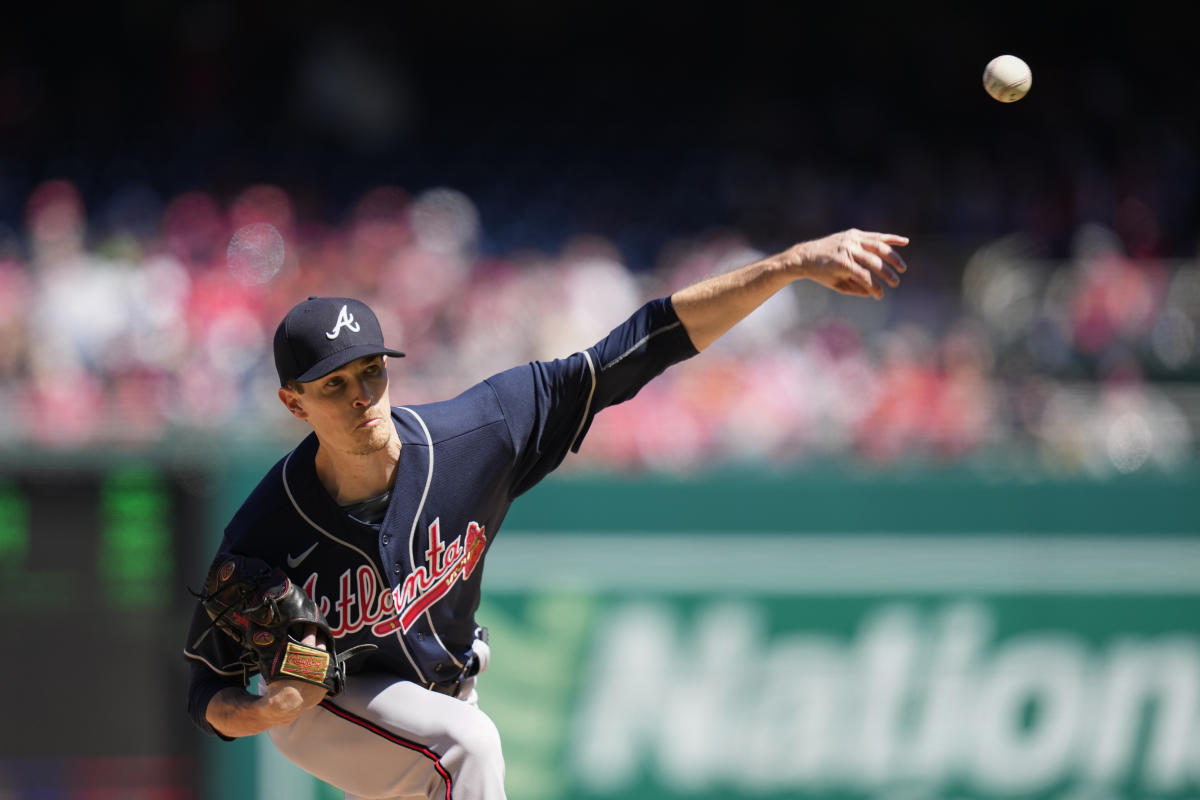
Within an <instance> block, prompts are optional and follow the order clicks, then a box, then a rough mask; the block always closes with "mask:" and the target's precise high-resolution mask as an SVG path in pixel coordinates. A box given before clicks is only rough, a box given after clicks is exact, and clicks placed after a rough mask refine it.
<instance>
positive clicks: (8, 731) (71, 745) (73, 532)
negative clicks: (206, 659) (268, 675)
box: [0, 460, 215, 796]
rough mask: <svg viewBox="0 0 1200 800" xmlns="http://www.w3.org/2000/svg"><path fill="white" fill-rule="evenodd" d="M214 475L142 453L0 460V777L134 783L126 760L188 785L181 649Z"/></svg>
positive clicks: (27, 785) (63, 785) (191, 746)
mask: <svg viewBox="0 0 1200 800" xmlns="http://www.w3.org/2000/svg"><path fill="white" fill-rule="evenodd" d="M212 487H213V484H212V481H211V480H210V478H209V476H208V475H206V474H205V473H203V472H201V471H196V470H194V469H191V468H188V469H172V468H169V467H163V466H161V465H158V464H154V463H147V462H131V463H120V462H117V461H115V460H114V461H109V462H105V463H103V464H101V465H95V466H89V465H86V464H80V465H78V466H62V465H55V466H52V467H45V466H32V467H30V466H22V465H14V464H13V463H12V462H7V463H5V464H3V465H0V604H2V607H3V608H4V609H5V611H6V612H7V614H6V616H7V619H8V625H6V626H5V630H4V632H3V639H4V645H3V652H4V654H5V657H4V658H3V659H0V681H2V684H3V685H4V686H5V687H6V692H5V694H6V700H5V714H4V716H5V718H6V721H7V722H8V724H6V725H3V726H0V786H3V785H4V784H7V785H8V786H9V787H12V786H14V785H17V786H20V787H22V788H23V789H31V788H38V787H41V788H45V789H47V790H52V789H55V788H60V789H67V790H70V789H74V788H76V787H75V783H78V782H83V783H86V784H89V785H95V784H96V783H97V782H100V783H109V785H110V786H111V787H112V788H114V789H117V790H120V789H131V786H132V785H131V784H130V783H129V781H130V780H132V778H131V777H130V776H129V775H128V774H125V776H124V777H122V776H121V773H122V772H125V773H128V772H129V770H125V769H123V768H122V767H121V765H122V764H127V763H136V764H137V765H138V766H137V768H136V769H135V770H133V771H134V772H136V773H138V774H139V775H140V776H141V777H140V778H138V780H141V781H146V780H151V781H166V782H169V783H172V784H174V785H185V784H192V785H194V781H193V780H191V779H190V778H189V777H188V775H187V773H189V772H191V771H193V770H194V767H193V766H191V764H192V761H193V760H194V754H195V752H196V749H197V748H196V741H197V736H198V735H199V734H198V732H196V731H194V729H193V726H192V725H191V723H190V721H189V720H188V718H187V714H186V708H187V675H188V669H187V665H186V663H185V662H184V659H183V657H182V654H181V651H182V647H183V639H184V637H185V636H186V630H187V620H188V618H189V616H190V611H191V608H192V604H193V602H194V600H193V598H192V596H191V595H190V594H189V592H188V589H187V587H188V586H192V588H198V587H197V586H196V585H195V584H196V582H197V580H198V578H197V577H196V574H197V572H198V571H199V570H200V567H199V564H200V561H201V559H202V558H203V557H204V555H203V554H204V553H206V552H207V551H209V550H210V549H211V547H212V542H213V539H214V536H215V534H214V532H213V524H212V522H211V521H210V517H211V506H212V502H211V495H212V493H213V488H212ZM129 759H135V760H136V762H130V761H128V760H129ZM110 772H111V773H114V774H113V775H110V776H109V777H107V778H105V777H104V775H107V774H108V773H110ZM98 775H99V776H100V777H97V776H98ZM22 776H23V777H22ZM55 780H57V781H59V783H58V784H55V783H54V781H55ZM113 781H115V783H113ZM141 788H142V789H145V790H150V791H153V790H154V787H151V786H144V785H143V786H142V787H141ZM22 796H23V795H22ZM172 796H176V795H172ZM179 796H190V795H188V794H187V793H185V794H184V795H179Z"/></svg>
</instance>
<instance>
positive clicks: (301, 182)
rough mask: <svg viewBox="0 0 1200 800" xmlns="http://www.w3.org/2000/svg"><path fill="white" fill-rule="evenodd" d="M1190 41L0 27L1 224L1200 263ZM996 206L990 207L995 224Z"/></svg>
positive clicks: (786, 30)
mask: <svg viewBox="0 0 1200 800" xmlns="http://www.w3.org/2000/svg"><path fill="white" fill-rule="evenodd" d="M1182 14H1183V12H1182V10H1179V11H1176V12H1173V13H1164V12H1163V11H1161V10H1157V9H1156V8H1155V6H1154V5H1147V4H1141V3H1139V4H1120V5H1119V6H1114V7H1106V6H1103V5H1101V6H1094V5H1088V6H1084V5H1079V6H1071V7H1068V6H1059V5H1057V4H1053V3H1044V4H1040V5H1028V6H1008V5H1006V6H1003V7H1000V6H983V5H982V4H962V5H961V7H960V6H946V7H942V6H934V5H906V4H886V5H873V4H859V3H821V4H809V3H739V4H717V5H702V4H684V3H676V2H666V3H645V4H633V3H605V4H595V5H587V4H582V5H581V4H559V3H534V2H516V3H507V4H484V3H392V4H379V5H371V6H362V7H358V6H353V5H351V6H347V7H343V6H341V5H337V4H316V3H282V2H265V3H233V2H219V1H215V2H209V3H199V4H183V5H179V6H171V7H170V8H167V7H164V6H163V4H159V3H152V2H145V1H140V2H124V3H120V4H116V5H113V4H93V5H89V6H82V7H76V6H75V5H73V4H67V3H61V2H53V1H52V2H46V3H31V4H21V5H19V6H17V7H15V8H12V9H10V10H9V11H8V12H7V13H6V19H5V20H4V25H3V26H0V27H2V29H0V223H3V224H4V225H6V226H7V227H8V228H9V229H11V230H17V229H19V226H20V222H21V215H22V203H23V202H24V199H25V198H26V197H27V196H28V193H29V191H30V190H31V189H32V188H33V187H34V186H36V185H37V184H38V183H39V182H40V181H42V180H44V179H47V178H51V177H68V178H70V179H72V180H73V181H75V182H76V184H77V185H78V186H79V187H80V189H81V190H82V191H83V192H84V196H85V199H86V200H87V203H88V207H89V209H93V208H95V209H104V213H103V214H101V215H99V216H100V217H101V218H100V219H97V220H95V224H96V227H95V228H94V235H103V232H104V226H105V225H107V226H110V227H111V226H117V225H120V224H122V221H123V215H124V217H125V218H127V219H128V220H139V219H145V218H146V216H147V215H145V214H140V213H138V212H139V210H144V209H139V208H138V204H139V203H141V204H153V203H154V202H155V198H161V197H163V196H165V195H169V194H172V193H175V192H179V191H183V190H186V189H193V188H202V189H206V190H209V191H212V192H215V193H217V194H218V195H219V196H220V195H223V194H224V195H227V194H230V193H233V192H235V191H237V190H239V189H241V188H243V187H244V186H245V185H246V184H247V183H248V182H249V181H267V182H274V183H277V184H278V185H281V186H283V187H284V188H285V189H287V190H289V192H290V193H291V194H292V195H293V197H294V198H295V199H296V200H297V203H298V205H299V211H300V213H301V215H302V216H304V217H307V218H308V219H314V220H322V221H325V222H329V223H331V224H336V223H337V222H338V220H339V219H341V217H342V215H343V214H344V213H345V211H346V209H347V207H348V205H349V204H350V203H352V202H353V201H354V200H355V199H357V198H358V197H359V196H360V195H361V192H362V190H363V189H364V187H367V186H371V185H376V184H379V183H384V182H386V183H394V184H397V185H400V186H402V187H404V188H405V189H407V190H409V191H414V192H415V191H419V190H420V189H422V188H425V187H428V186H434V185H450V186H453V187H454V188H457V189H460V190H462V191H465V192H466V193H467V194H468V195H469V196H471V197H472V199H473V200H474V201H475V202H476V203H477V204H478V205H479V207H480V211H481V214H482V217H483V226H484V229H485V232H486V237H487V239H486V241H485V242H484V245H485V247H489V248H492V249H494V250H497V251H511V250H512V249H514V248H517V247H525V246H537V247H542V248H546V249H553V248H554V247H556V246H558V245H559V244H561V243H562V242H563V241H564V240H565V239H566V238H567V237H568V236H569V235H571V234H573V233H579V232H585V233H600V234H603V235H606V236H609V237H611V238H613V239H614V240H615V241H616V242H617V243H618V244H619V245H620V246H621V248H622V249H623V251H624V253H625V255H626V258H627V259H628V260H629V262H630V266H631V268H634V269H640V268H646V267H649V266H651V263H652V261H653V259H654V257H655V254H656V252H657V248H658V247H660V246H661V245H662V243H663V242H664V241H665V240H666V239H667V238H668V237H669V236H670V235H672V234H673V233H676V232H680V231H682V232H684V233H689V234H690V233H692V232H694V231H696V230H703V229H706V228H709V227H712V226H725V225H728V226H736V227H737V228H738V229H739V230H742V231H744V232H745V233H746V234H748V235H749V236H751V237H752V238H753V239H755V240H756V243H757V244H759V246H761V247H764V248H770V247H773V246H776V245H780V244H785V243H788V242H790V241H794V240H795V239H797V238H800V237H805V236H813V235H817V234H820V233H824V232H827V229H835V228H840V227H845V226H848V225H857V226H860V227H884V228H886V229H888V230H897V231H902V232H905V233H909V234H912V235H913V236H919V235H922V234H931V235H940V236H949V237H959V238H969V239H974V238H981V237H985V236H989V235H992V234H995V233H998V232H1008V231H1010V230H1014V229H1017V230H1023V231H1026V232H1027V233H1029V235H1030V237H1031V240H1032V241H1033V242H1034V243H1035V244H1036V247H1037V248H1038V250H1039V254H1041V255H1045V256H1047V257H1061V256H1064V255H1067V254H1068V253H1069V250H1070V236H1071V233H1072V231H1073V230H1074V228H1075V226H1076V223H1077V222H1078V221H1079V220H1081V219H1084V218H1099V219H1103V220H1104V221H1106V222H1108V223H1110V224H1111V226H1112V227H1113V228H1114V229H1115V230H1117V231H1118V233H1120V234H1121V236H1122V237H1123V238H1125V239H1126V240H1127V246H1129V248H1130V249H1131V250H1135V251H1136V250H1138V249H1139V248H1141V249H1143V250H1146V251H1148V252H1147V253H1146V254H1147V255H1168V256H1191V255H1194V254H1195V252H1196V246H1197V219H1198V218H1200V206H1198V200H1197V191H1196V188H1195V187H1196V185H1197V183H1198V182H1197V180H1196V176H1197V157H1196V156H1197V154H1196V144H1197V141H1200V131H1198V129H1197V123H1196V110H1195V106H1196V99H1197V91H1196V84H1195V77H1194V76H1195V68H1196V66H1197V62H1198V60H1200V59H1197V56H1196V55H1195V54H1196V51H1197V48H1196V46H1195V43H1194V34H1193V29H1192V26H1191V25H1189V24H1186V23H1185V22H1184V21H1183V18H1182ZM1001 53H1013V54H1016V55H1019V56H1021V57H1023V58H1024V59H1025V60H1026V61H1027V62H1028V63H1029V64H1030V65H1031V66H1032V68H1033V73H1034V82H1033V89H1032V91H1031V93H1030V94H1029V96H1028V97H1027V98H1025V99H1024V100H1022V101H1021V102H1019V103H1016V104H1012V105H1003V104H1000V103H997V102H995V101H993V100H992V99H990V98H989V97H988V96H987V95H986V94H985V93H984V91H983V89H982V88H981V85H980V77H981V74H982V71H983V67H984V65H985V64H986V63H987V61H988V60H989V59H991V58H992V57H993V56H995V55H999V54H1001ZM814 175H819V176H821V178H822V181H821V182H817V181H814V180H812V178H813V177H814ZM1089 175H1092V176H1094V177H1095V179H1096V182H1097V184H1098V185H1099V188H1095V187H1089V186H1088V185H1087V181H1088V177H1087V176H1089ZM1081 182H1082V184H1083V185H1081ZM805 187H808V189H807V190H806V188H805ZM972 187H976V188H975V191H978V190H979V188H980V187H987V189H988V192H989V195H988V196H987V197H984V198H981V199H979V202H977V203H974V204H973V203H972V202H971V197H970V191H971V189H972ZM964 189H966V190H967V196H965V197H964ZM813 192H815V193H816V194H817V196H816V197H815V198H814V197H810V196H808V195H809V193H813ZM1129 196H1137V197H1139V198H1141V199H1142V200H1143V201H1144V202H1145V203H1147V204H1149V205H1150V206H1151V207H1152V209H1153V211H1154V214H1155V216H1156V218H1157V221H1158V228H1157V230H1156V231H1155V232H1154V234H1153V235H1152V236H1151V235H1148V234H1147V233H1146V232H1145V231H1144V230H1140V229H1139V224H1140V223H1139V220H1138V219H1137V218H1136V216H1137V215H1136V214H1134V215H1130V214H1126V215H1125V217H1133V218H1123V217H1122V214H1121V201H1122V199H1123V198H1126V197H1129ZM114 198H117V199H119V200H120V202H114ZM128 224H134V223H132V222H130V223H128ZM1141 227H1143V228H1144V227H1145V226H1144V224H1141ZM1151 240H1152V241H1151ZM1135 254H1136V253H1135Z"/></svg>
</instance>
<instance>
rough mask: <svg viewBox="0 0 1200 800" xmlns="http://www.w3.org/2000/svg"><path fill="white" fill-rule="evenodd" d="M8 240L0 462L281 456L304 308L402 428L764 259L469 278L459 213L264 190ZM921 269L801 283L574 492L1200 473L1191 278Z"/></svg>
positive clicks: (525, 263)
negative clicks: (346, 342) (787, 473)
mask: <svg viewBox="0 0 1200 800" xmlns="http://www.w3.org/2000/svg"><path fill="white" fill-rule="evenodd" d="M103 215H107V216H108V217H112V216H113V215H116V216H117V217H119V218H120V219H123V220H125V221H126V224H122V225H111V224H108V225H103V226H100V225H98V224H97V222H96V221H97V219H98V218H99V217H101V216H103ZM24 220H25V221H24V229H23V230H22V231H20V232H10V234H9V235H7V236H0V405H2V406H3V408H4V409H5V410H6V413H5V414H3V415H2V416H0V447H3V448H5V449H9V450H17V449H21V448H28V447H31V446H32V447H40V448H52V449H76V448H89V447H92V448H128V449H138V448H145V447H162V446H174V447H182V448H186V447H191V446H197V447H199V446H202V445H207V446H214V445H215V446H220V445H221V444H222V443H237V444H241V445H244V444H247V443H250V444H262V445H264V446H272V447H275V446H285V445H288V444H290V443H292V442H294V441H295V440H296V439H297V437H298V436H299V435H302V434H303V433H304V432H305V430H306V429H305V428H304V427H303V425H302V423H299V422H297V421H296V420H294V419H292V418H291V417H290V416H289V415H288V414H287V413H286V412H285V411H284V410H283V409H282V407H281V406H280V404H279V401H278V399H277V398H276V396H275V391H276V389H277V383H276V380H275V377H274V375H275V373H274V370H273V367H272V362H271V348H270V343H271V338H272V335H273V333H274V330H275V326H276V324H277V323H278V320H279V319H281V318H282V316H283V314H284V313H285V312H286V311H287V309H288V308H290V307H291V306H292V305H293V304H294V303H296V302H298V301H300V300H302V299H304V298H305V297H307V296H309V295H338V296H355V297H360V298H362V299H364V300H365V301H367V302H368V303H369V304H370V305H371V306H372V307H373V308H374V309H375V310H376V311H377V313H378V314H379V316H380V320H381V323H382V325H383V328H384V332H385V336H386V338H387V340H388V341H389V342H390V343H394V344H393V346H397V347H399V348H400V349H402V350H404V351H405V352H406V353H407V357H406V358H405V359H402V360H394V361H393V362H392V363H391V364H390V367H389V372H390V375H391V379H392V400H393V403H394V404H397V405H400V404H414V403H421V402H426V401H431V400H436V399H441V398H444V397H449V396H451V395H453V394H455V393H457V392H459V391H461V390H463V389H465V388H466V387H467V386H469V385H471V384H472V383H474V382H476V381H478V380H480V379H482V378H484V377H486V376H488V375H490V374H492V373H494V372H497V371H499V370H501V369H505V368H507V367H509V366H513V365H515V364H518V363H521V362H524V361H527V360H531V359H546V358H555V357H559V356H565V355H568V354H570V353H571V352H574V351H576V350H578V349H581V348H583V347H586V346H588V345H590V344H591V343H593V342H594V341H595V340H597V339H598V338H600V337H601V336H603V335H604V334H605V333H607V332H608V331H609V330H610V329H611V328H612V327H613V326H614V325H616V324H617V323H619V322H620V321H621V320H622V319H624V317H625V316H626V315H627V314H628V313H629V312H630V311H631V310H632V309H633V308H635V307H636V306H637V305H638V304H640V303H641V302H643V301H644V300H647V299H650V298H652V297H655V296H659V295H662V294H666V293H669V292H671V291H673V290H674V289H676V288H679V287H681V286H683V285H686V284H687V283H689V282H691V281H694V280H697V279H699V278H702V277H705V276H707V275H710V274H713V273H716V272H718V271H721V270H724V269H726V268H729V267H733V266H737V265H738V264H740V263H746V262H748V261H751V260H753V259H755V258H757V257H759V256H760V255H762V254H761V253H760V252H757V251H756V250H755V249H754V247H753V246H752V244H751V242H749V241H748V237H747V236H746V235H745V234H744V233H740V232H738V231H737V230H720V231H705V232H701V233H696V234H695V235H693V236H691V237H679V238H676V239H673V240H671V241H670V242H669V243H668V244H667V245H665V246H664V247H662V248H661V249H660V251H659V252H658V253H657V255H656V258H655V260H654V263H653V265H652V267H651V268H643V269H636V270H635V269H631V268H630V267H629V266H628V265H627V264H625V263H624V262H623V258H622V254H621V253H622V251H621V249H620V248H619V247H617V246H616V244H614V243H613V242H612V241H609V240H606V239H604V238H602V237H598V236H580V237H577V238H574V239H571V240H570V241H568V242H567V243H566V244H565V245H564V246H563V247H561V248H559V249H558V250H556V251H555V252H548V251H546V250H544V249H514V250H512V251H509V252H503V253H500V254H495V253H488V252H486V249H485V248H481V247H480V241H481V238H482V237H483V227H484V223H483V221H482V220H481V218H480V214H479V211H478V208H477V206H476V205H475V203H474V202H473V201H472V198H470V197H469V196H467V195H466V194H465V193H463V192H461V191H458V190H456V189H453V188H434V189H429V190H425V191H422V192H419V193H410V192H408V191H406V190H405V189H404V188H402V187H399V186H387V185H383V186H378V187H376V188H373V189H371V190H369V191H366V192H364V193H363V194H362V196H361V197H359V198H358V199H357V201H356V202H355V203H354V204H353V209H352V212H351V213H350V214H349V215H348V217H347V218H346V219H345V220H343V221H341V222H339V223H337V224H332V223H327V222H311V221H303V220H301V219H299V218H298V214H297V211H296V207H295V203H294V200H293V198H292V197H289V195H288V194H287V193H286V192H285V191H284V190H283V189H281V188H279V187H277V186H272V185H251V186H246V187H244V188H243V189H242V190H241V191H240V192H239V193H237V195H236V196H235V197H234V198H233V199H232V200H225V201H221V200H219V199H218V198H216V197H214V196H212V195H209V194H206V193H202V192H184V193H181V194H178V195H177V196H174V197H172V198H169V199H166V200H165V201H164V200H161V199H160V200H158V201H156V202H150V201H149V200H148V199H147V198H146V197H144V196H142V195H140V194H139V192H138V191H137V190H131V191H130V192H128V193H127V194H125V195H119V196H117V197H116V198H114V200H113V201H112V204H111V207H109V208H106V209H89V208H86V207H85V203H84V200H83V195H82V194H81V192H80V191H79V189H78V187H76V186H75V185H74V184H72V183H71V182H70V181H68V180H49V181H46V182H43V183H42V184H40V185H39V186H38V187H37V188H36V189H35V190H34V191H33V192H32V193H31V194H30V196H29V197H28V198H27V200H26V202H25V207H24ZM98 230H102V233H97V231H98ZM822 232H831V231H822ZM905 232H907V231H905ZM923 255H924V257H925V258H926V260H937V259H939V258H941V259H944V260H945V261H946V262H947V264H949V265H950V268H946V269H943V270H942V271H941V273H943V274H952V275H954V276H956V277H955V279H954V280H953V281H950V282H941V283H936V284H934V283H930V282H926V283H922V282H921V281H920V280H919V279H917V276H915V275H914V276H913V277H914V280H913V281H912V285H911V286H909V285H908V283H907V282H906V284H904V285H902V286H901V288H900V290H898V291H895V292H891V293H889V294H888V296H887V297H886V298H884V300H882V301H878V302H876V301H868V300H862V299H857V298H846V297H841V296H838V295H835V294H833V293H831V292H828V291H826V290H823V289H820V288H819V287H815V286H813V285H809V284H798V285H795V286H794V287H792V288H791V289H789V290H787V291H785V292H783V293H781V294H780V295H778V296H777V297H775V298H774V299H772V300H771V301H770V302H769V303H768V304H767V305H766V306H764V307H763V308H762V309H760V310H759V311H758V312H756V313H755V314H754V315H753V316H752V317H751V318H749V319H748V320H747V321H746V322H744V323H743V324H742V325H741V326H739V327H738V328H736V329H735V330H734V331H733V332H731V333H730V334H729V335H727V336H726V337H725V338H724V339H722V340H720V341H719V342H718V343H717V344H716V345H714V346H713V347H712V348H711V349H710V350H709V351H708V352H706V353H705V354H704V355H703V356H702V357H701V358H697V359H693V360H691V361H688V362H685V363H684V364H682V365H679V366H678V367H676V368H674V369H672V370H669V371H668V372H667V373H665V374H664V375H663V376H662V377H660V378H659V379H658V380H656V381H654V382H652V383H651V384H650V385H649V386H647V387H646V388H645V389H644V390H643V391H642V392H641V393H640V394H639V395H638V396H637V397H636V398H634V399H633V400H631V401H630V402H628V403H627V404H625V405H623V406H619V407H616V408H612V409H609V410H607V411H605V412H604V413H603V414H601V415H600V416H599V417H598V418H597V420H596V423H595V425H594V427H593V429H592V431H591V433H590V434H589V436H588V439H587V441H586V442H585V445H584V447H583V449H582V452H581V454H580V456H579V457H578V458H576V459H572V460H570V461H569V462H568V464H569V465H570V466H569V467H567V468H570V469H588V468H603V469H621V470H639V469H645V470H673V471H692V470H698V469H703V468H705V467H709V466H712V465H714V464H720V465H730V464H751V465H764V464H765V465H780V466H789V465H795V464H797V463H801V462H805V461H806V460H812V459H824V458H833V459H846V458H849V459H853V460H857V461H861V462H864V463H869V464H893V463H896V462H911V461H914V460H916V461H924V462H938V463H945V462H965V461H980V460H987V459H996V458H999V459H1015V460H1018V461H1019V460H1026V461H1028V460H1030V459H1032V460H1034V461H1036V462H1037V463H1038V464H1039V465H1040V466H1041V467H1044V468H1048V469H1050V470H1053V471H1056V472H1060V473H1064V474H1098V475H1102V474H1110V473H1114V472H1134V471H1138V470H1156V469H1161V470H1173V469H1176V468H1178V467H1180V466H1181V465H1183V464H1185V463H1187V462H1188V460H1189V459H1190V458H1192V457H1193V455H1194V451H1195V446H1194V440H1195V436H1196V434H1197V431H1196V427H1195V426H1196V424H1197V422H1198V420H1200V415H1198V410H1200V350H1198V347H1197V330H1198V326H1200V263H1198V262H1197V261H1196V260H1195V259H1191V260H1181V261H1167V260H1162V259H1158V258H1145V257H1139V256H1136V255H1134V256H1131V255H1129V254H1128V252H1127V248H1125V247H1124V246H1123V244H1122V242H1121V241H1120V239H1119V238H1118V237H1117V235H1116V234H1114V233H1112V232H1111V231H1109V230H1107V229H1105V228H1103V227H1100V226H1097V225H1083V226H1081V227H1080V228H1079V229H1078V230H1077V231H1076V233H1075V235H1074V239H1073V242H1072V245H1071V257H1070V258H1067V259H1061V260H1055V261H1052V262H1047V261H1038V260H1035V259H1031V258H1030V257H1029V253H1028V251H1027V248H1025V247H1024V246H1023V243H1022V241H1021V240H1020V239H1019V238H1017V237H1009V238H1004V239H995V240H992V241H990V242H988V243H987V244H985V245H984V246H982V247H976V248H975V249H974V250H973V251H972V252H969V253H960V252H953V251H950V250H947V251H946V252H945V253H942V254H940V255H939V254H938V252H937V251H936V249H935V248H928V249H926V250H925V251H924V252H923ZM910 258H911V257H910ZM925 266H929V267H931V268H932V267H933V266H934V265H932V264H930V265H926V264H918V265H914V271H916V269H917V268H924V267H925ZM943 266H946V265H945V264H943Z"/></svg>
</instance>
